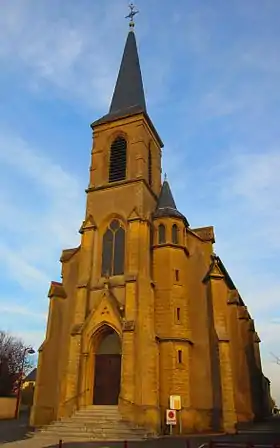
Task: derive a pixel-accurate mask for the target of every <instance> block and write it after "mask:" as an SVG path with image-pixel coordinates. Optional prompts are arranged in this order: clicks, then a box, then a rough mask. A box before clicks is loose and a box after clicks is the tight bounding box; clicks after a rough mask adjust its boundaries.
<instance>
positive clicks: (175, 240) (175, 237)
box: [172, 224, 179, 244]
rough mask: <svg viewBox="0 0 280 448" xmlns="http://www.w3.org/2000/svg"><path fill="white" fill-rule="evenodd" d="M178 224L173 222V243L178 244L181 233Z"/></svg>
mask: <svg viewBox="0 0 280 448" xmlns="http://www.w3.org/2000/svg"><path fill="white" fill-rule="evenodd" d="M178 232H179V230H178V226H177V224H173V226H172V243H173V244H178V242H179V235H178Z"/></svg>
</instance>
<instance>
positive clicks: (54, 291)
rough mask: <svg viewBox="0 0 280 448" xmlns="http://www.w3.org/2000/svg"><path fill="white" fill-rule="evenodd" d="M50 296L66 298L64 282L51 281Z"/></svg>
mask: <svg viewBox="0 0 280 448" xmlns="http://www.w3.org/2000/svg"><path fill="white" fill-rule="evenodd" d="M48 297H49V298H50V299H52V298H56V297H59V298H61V299H66V297H67V294H66V292H65V290H64V287H63V284H62V283H60V282H51V286H50V289H49V293H48Z"/></svg>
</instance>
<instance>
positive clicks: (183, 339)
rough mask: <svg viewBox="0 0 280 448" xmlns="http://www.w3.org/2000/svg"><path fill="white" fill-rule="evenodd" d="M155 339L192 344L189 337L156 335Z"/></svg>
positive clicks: (161, 341)
mask: <svg viewBox="0 0 280 448" xmlns="http://www.w3.org/2000/svg"><path fill="white" fill-rule="evenodd" d="M156 341H157V342H160V343H163V342H181V343H186V344H190V345H193V342H192V341H191V340H190V339H189V338H177V337H160V336H156Z"/></svg>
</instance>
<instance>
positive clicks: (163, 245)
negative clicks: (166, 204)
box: [152, 218, 189, 256]
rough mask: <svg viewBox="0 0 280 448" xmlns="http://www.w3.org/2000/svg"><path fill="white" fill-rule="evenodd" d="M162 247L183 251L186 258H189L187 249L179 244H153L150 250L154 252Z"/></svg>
mask: <svg viewBox="0 0 280 448" xmlns="http://www.w3.org/2000/svg"><path fill="white" fill-rule="evenodd" d="M168 219H171V218H168ZM162 247H165V248H166V247H169V248H172V249H180V250H183V251H184V252H185V254H186V255H187V256H189V251H188V249H187V247H186V246H182V245H181V244H174V243H163V244H153V246H152V249H153V250H155V249H160V248H162Z"/></svg>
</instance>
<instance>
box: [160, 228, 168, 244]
mask: <svg viewBox="0 0 280 448" xmlns="http://www.w3.org/2000/svg"><path fill="white" fill-rule="evenodd" d="M165 241H166V237H165V226H164V225H163V224H160V225H159V226H158V243H159V244H164V243H165Z"/></svg>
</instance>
